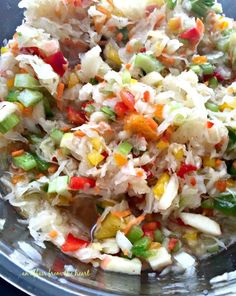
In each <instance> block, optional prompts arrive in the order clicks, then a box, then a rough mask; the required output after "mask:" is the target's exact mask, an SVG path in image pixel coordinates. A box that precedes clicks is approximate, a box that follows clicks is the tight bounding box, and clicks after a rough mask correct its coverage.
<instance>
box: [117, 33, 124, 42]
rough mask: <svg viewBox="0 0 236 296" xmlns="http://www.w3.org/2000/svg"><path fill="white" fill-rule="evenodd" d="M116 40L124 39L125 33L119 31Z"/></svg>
mask: <svg viewBox="0 0 236 296" xmlns="http://www.w3.org/2000/svg"><path fill="white" fill-rule="evenodd" d="M116 40H117V41H118V42H121V41H122V40H123V34H122V33H118V34H117V35H116Z"/></svg>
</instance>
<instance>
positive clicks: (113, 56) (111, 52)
mask: <svg viewBox="0 0 236 296" xmlns="http://www.w3.org/2000/svg"><path fill="white" fill-rule="evenodd" d="M105 54H106V57H107V59H108V60H110V61H111V62H112V63H114V64H116V65H118V66H121V64H122V61H121V59H120V57H119V54H118V51H117V50H116V49H115V48H114V47H113V46H112V45H111V44H110V43H108V44H107V45H106V49H105Z"/></svg>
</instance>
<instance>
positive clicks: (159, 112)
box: [154, 104, 165, 120]
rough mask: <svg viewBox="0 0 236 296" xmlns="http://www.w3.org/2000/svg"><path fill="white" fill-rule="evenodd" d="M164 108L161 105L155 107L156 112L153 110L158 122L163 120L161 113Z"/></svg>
mask: <svg viewBox="0 0 236 296" xmlns="http://www.w3.org/2000/svg"><path fill="white" fill-rule="evenodd" d="M164 107H165V105H163V104H157V105H156V106H155V108H156V110H155V113H154V114H155V116H156V117H157V118H158V119H160V120H162V119H163V111H164Z"/></svg>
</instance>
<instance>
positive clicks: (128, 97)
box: [120, 90, 135, 111]
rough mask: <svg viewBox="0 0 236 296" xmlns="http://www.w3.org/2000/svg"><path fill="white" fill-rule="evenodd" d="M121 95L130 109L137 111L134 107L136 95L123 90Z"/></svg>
mask: <svg viewBox="0 0 236 296" xmlns="http://www.w3.org/2000/svg"><path fill="white" fill-rule="evenodd" d="M120 97H121V100H122V102H123V103H124V104H125V106H126V107H127V108H128V109H129V110H130V111H135V109H134V104H135V99H134V95H133V94H131V92H129V91H126V90H122V91H121V92H120Z"/></svg>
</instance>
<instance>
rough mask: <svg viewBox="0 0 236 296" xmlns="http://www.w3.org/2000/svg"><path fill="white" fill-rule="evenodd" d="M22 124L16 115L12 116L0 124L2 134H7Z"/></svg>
mask: <svg viewBox="0 0 236 296" xmlns="http://www.w3.org/2000/svg"><path fill="white" fill-rule="evenodd" d="M19 122H20V118H19V117H18V116H17V115H16V114H11V115H9V116H8V117H7V118H5V119H4V120H3V121H2V122H0V133H2V134H5V133H7V132H8V131H10V130H11V129H13V128H14V127H15V126H16V125H17V124H18V123H19Z"/></svg>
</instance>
